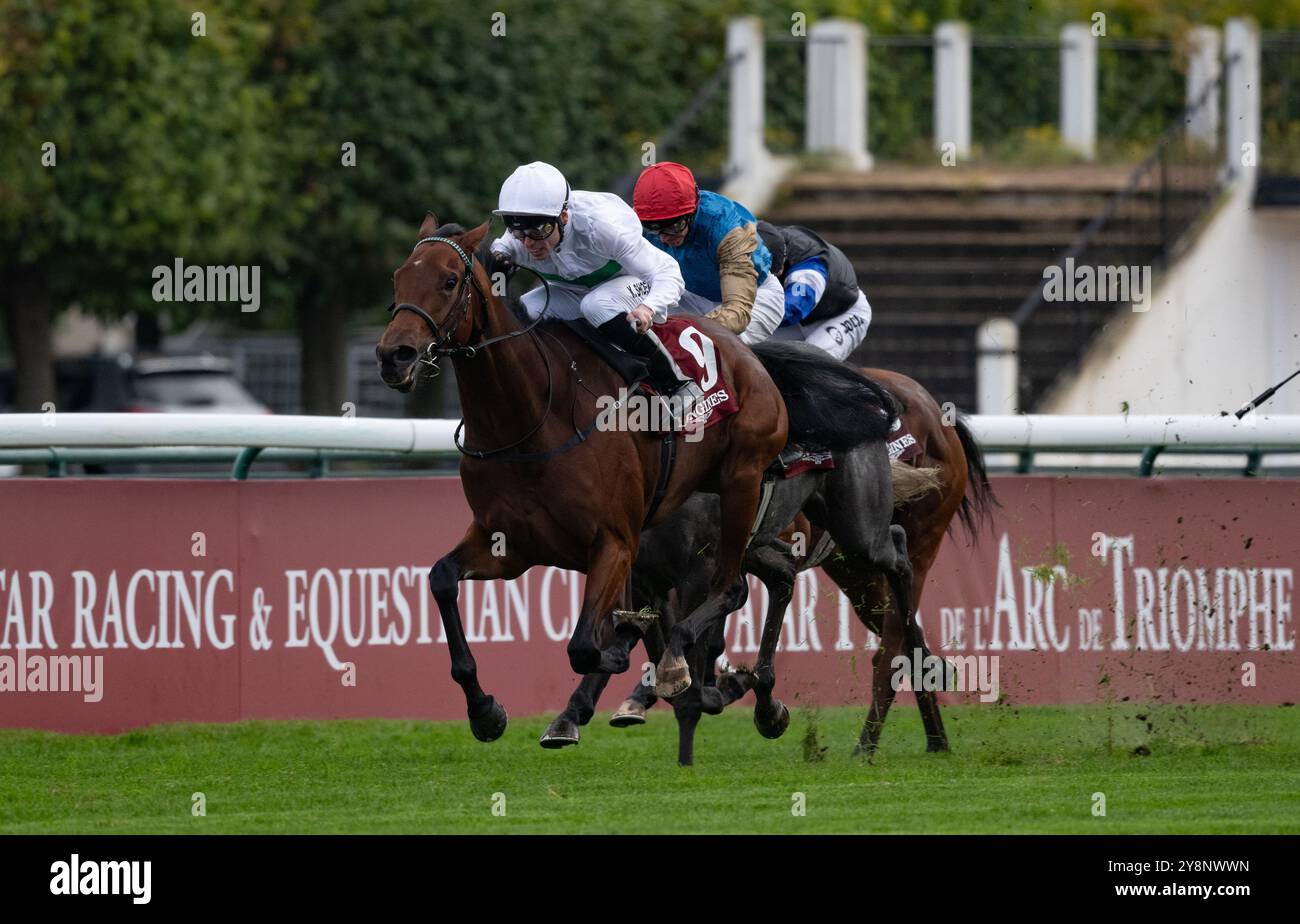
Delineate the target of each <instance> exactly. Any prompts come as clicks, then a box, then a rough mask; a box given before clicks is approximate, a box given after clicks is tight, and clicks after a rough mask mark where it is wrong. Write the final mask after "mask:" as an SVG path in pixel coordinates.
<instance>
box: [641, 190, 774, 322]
mask: <svg viewBox="0 0 1300 924" xmlns="http://www.w3.org/2000/svg"><path fill="white" fill-rule="evenodd" d="M756 224H757V219H755V218H754V215H753V213H752V212H750V211H749V209H747V208H745V207H744V206H743V205H741V204H740V203H739V202H735V201H733V200H731V199H728V198H727V197H726V196H720V195H718V194H717V193H715V192H710V191H708V190H701V191H700V202H699V205H698V206H697V207H696V209H695V219H694V221H692V222H691V229H690V233H688V234H687V235H686V240H685V241H683V242H682V245H681V246H680V247H669V246H667V245H666V244H664V242H663V241H662V240H660V238H659V235H658V234H652V233H650V232H646V233H645V236H646V239H647V240H649V241H650V243H651V244H653V245H654V246H655V247H657V248H659V249H660V250H662V251H664V252H665V253H667V254H668V255H669V256H671V257H672V258H673V259H674V260H676V261H677V263H678V264H680V266H681V268H682V279H683V280H684V281H685V282H686V290H687V291H688V292H692V293H694V294H695V295H698V296H700V297H701V298H705V299H708V300H709V301H712V302H721V301H722V284H721V280H720V277H719V276H718V247H719V246H720V245H721V244H722V241H723V239H724V238H725V237H726V236H727V235H728V234H731V233H732V232H733V231H736V230H737V229H742V228H745V227H747V226H749V225H756ZM750 259H751V260H753V262H754V270H755V272H756V273H757V280H756V282H757V284H758V285H760V286H761V285H762V284H763V282H764V281H765V280H766V279H767V275H768V273H769V272H770V271H771V269H772V254H771V252H770V251H769V250H768V249H767V245H766V244H764V243H763V241H762V239H761V238H760V239H759V241H758V247H757V249H755V250H754V252H753V254H751V255H750Z"/></svg>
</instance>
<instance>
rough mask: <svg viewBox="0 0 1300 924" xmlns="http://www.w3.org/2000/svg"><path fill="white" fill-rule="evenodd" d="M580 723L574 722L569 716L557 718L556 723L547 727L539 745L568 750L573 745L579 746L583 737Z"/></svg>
mask: <svg viewBox="0 0 1300 924" xmlns="http://www.w3.org/2000/svg"><path fill="white" fill-rule="evenodd" d="M581 734H582V733H581V731H580V730H579V728H578V723H577V722H575V721H573V719H571V718H569V717H568V716H567V715H559V716H556V717H555V721H554V722H552V723H551V724H550V726H548V727H547V729H546V732H545V734H543V735H542V740H541V741H539V742H538V743H539V744H540V745H541V746H542V747H544V748H551V749H552V750H554V749H556V748H567V747H568V746H569V745H571V744H577V743H578V738H579V737H580V736H581Z"/></svg>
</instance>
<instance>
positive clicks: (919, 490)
mask: <svg viewBox="0 0 1300 924" xmlns="http://www.w3.org/2000/svg"><path fill="white" fill-rule="evenodd" d="M889 474H890V480H891V481H892V482H893V485H894V506H895V507H905V506H907V505H908V504H910V503H912V502H913V501H918V500H920V499H921V498H922V497H924V496H925V495H927V494H929V493H930V492H931V491H938V492H942V491H943V469H941V468H937V467H934V468H930V467H926V468H917V467H916V466H914V465H908V464H907V463H906V462H899V461H897V460H894V461H891V462H890V463H889Z"/></svg>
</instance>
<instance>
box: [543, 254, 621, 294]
mask: <svg viewBox="0 0 1300 924" xmlns="http://www.w3.org/2000/svg"><path fill="white" fill-rule="evenodd" d="M622 272H623V267H622V266H621V265H620V264H619V262H618V261H617V260H610V261H609V262H608V263H606V264H605V265H604V266H602V267H601V268H600V269H598V270H593V271H592V272H590V273H588V274H587V275H585V276H579V277H578V278H577V279H565V278H564V277H563V276H553V275H551V274H550V273H538V274H537V275H538V276H541V277H542V278H543V279H549V280H551V282H567V283H568V284H569V285H574V286H586V287H587V288H588V289H594V288H595V287H596V286H598V285H600V284H601V283H602V282H607V281H608V280H610V279H613V278H614V277H615V276H618V275H621V274H622Z"/></svg>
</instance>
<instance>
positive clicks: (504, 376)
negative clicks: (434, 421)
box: [452, 296, 573, 449]
mask: <svg viewBox="0 0 1300 924" xmlns="http://www.w3.org/2000/svg"><path fill="white" fill-rule="evenodd" d="M488 298H489V303H488V305H487V306H486V308H485V309H484V310H482V312H481V314H480V316H479V317H480V320H479V324H478V325H477V326H478V328H479V333H478V334H477V335H476V336H475V340H490V339H492V338H493V337H502V336H505V335H507V334H511V333H515V332H517V331H520V330H521V329H522V328H521V327H520V324H519V322H518V320H516V318H515V316H514V314H513V313H511V311H510V310H509V309H508V308H506V306H505V305H504V304H502V303H501V302H500V301H499V300H498V299H497V298H496V296H488ZM548 339H549V338H546V337H541V336H539V335H538V334H537V333H536V332H534V333H532V334H522V333H521V334H520V335H519V336H517V337H509V338H508V339H505V340H500V341H497V342H496V343H493V344H492V345H490V346H488V347H486V348H485V349H482V350H480V351H478V352H477V353H476V354H475V355H473V356H469V357H465V356H457V357H455V358H454V359H453V360H452V365H453V366H454V367H455V369H456V384H457V387H458V388H459V390H460V403H461V413H462V415H463V416H464V418H465V429H466V437H467V442H469V443H470V445H471V446H473V448H475V449H491V448H494V447H496V446H502V445H505V444H508V443H510V442H513V441H514V440H517V439H519V438H520V437H521V436H523V435H524V434H525V433H527V432H528V431H529V430H530V429H532V428H533V427H534V426H536V425H537V424H538V423H539V422H540V421H541V420H542V417H543V416H544V415H545V414H546V412H547V392H548V390H553V391H554V394H553V395H552V397H551V401H550V405H551V407H550V411H551V416H554V415H555V414H556V412H557V411H561V410H563V411H565V412H567V411H568V409H569V408H570V406H571V405H572V403H573V400H572V397H571V395H570V394H569V392H570V389H571V385H570V381H569V375H568V374H567V373H568V370H567V364H566V363H562V362H559V361H558V359H557V357H555V356H554V355H549V354H548V358H549V360H550V368H549V370H548V368H547V359H545V358H543V354H544V353H547V351H548V350H549V349H550V344H548V343H547V342H546V341H547V340H548ZM545 430H546V427H545V426H543V427H542V428H541V429H540V430H539V431H538V436H540V435H541V434H542V433H544V432H545ZM519 448H521V449H523V448H526V447H525V446H521V447H519Z"/></svg>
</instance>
